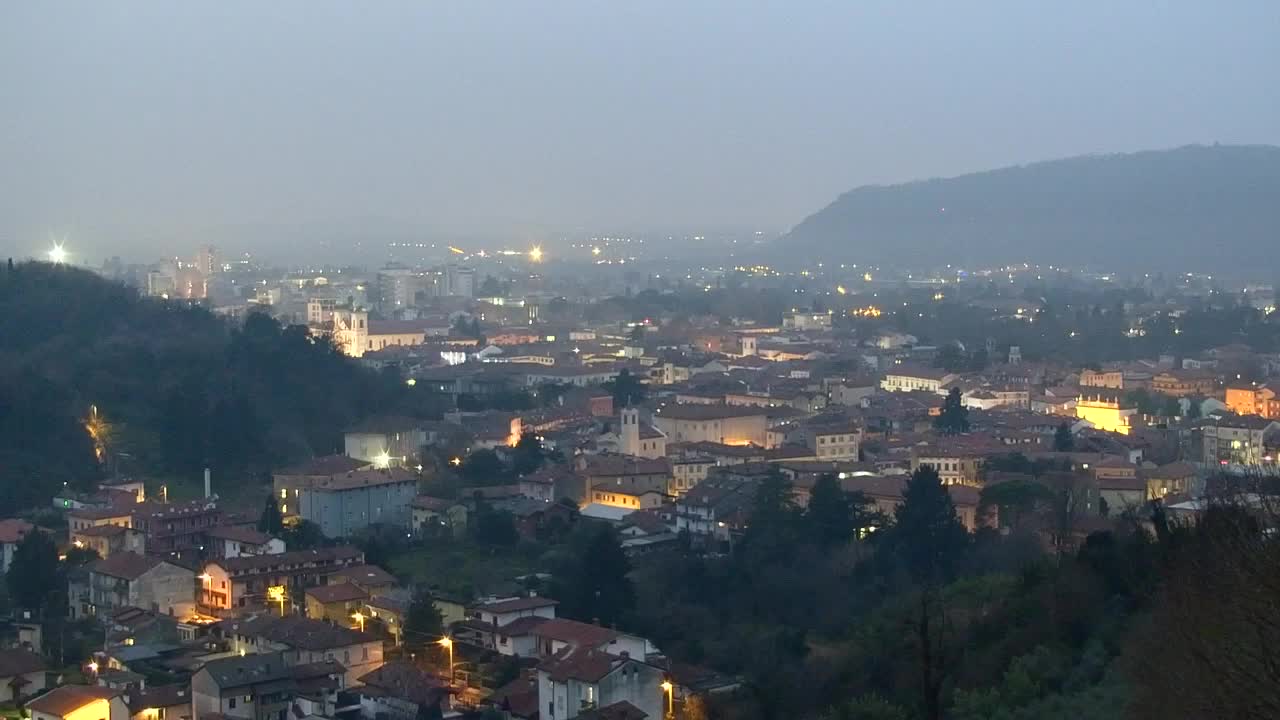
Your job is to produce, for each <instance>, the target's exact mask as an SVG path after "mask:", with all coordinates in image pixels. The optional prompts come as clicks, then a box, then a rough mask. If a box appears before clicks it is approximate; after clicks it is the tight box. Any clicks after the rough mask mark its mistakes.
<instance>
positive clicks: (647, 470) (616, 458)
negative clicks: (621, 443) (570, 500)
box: [578, 455, 671, 509]
mask: <svg viewBox="0 0 1280 720" xmlns="http://www.w3.org/2000/svg"><path fill="white" fill-rule="evenodd" d="M578 465H579V468H578V474H579V475H581V476H582V478H583V483H584V485H583V491H582V499H581V503H582V504H584V505H586V504H590V503H592V502H596V501H595V500H593V499H592V498H594V497H596V496H597V494H598V493H600V492H602V491H610V492H614V493H617V494H618V497H619V498H621V497H622V495H623V494H625V495H627V496H628V497H640V496H642V495H643V494H645V493H656V494H657V495H660V496H665V495H666V493H667V488H668V487H669V486H670V485H671V462H670V461H669V460H667V459H666V458H657V459H652V460H650V459H645V458H636V457H630V456H627V455H591V456H586V457H583V458H580V459H579V461H578ZM605 504H609V505H614V506H615V507H627V508H631V509H638V508H639V507H640V506H637V505H632V504H630V503H629V502H623V501H622V500H621V499H619V500H618V501H617V502H613V503H605ZM646 507H647V506H646Z"/></svg>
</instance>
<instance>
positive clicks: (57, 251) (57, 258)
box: [49, 244, 67, 265]
mask: <svg viewBox="0 0 1280 720" xmlns="http://www.w3.org/2000/svg"><path fill="white" fill-rule="evenodd" d="M49 261H50V262H52V263H54V264H55V265H61V264H62V263H64V262H66V261H67V251H66V248H64V247H62V245H61V244H58V245H54V246H53V249H52V250H50V251H49Z"/></svg>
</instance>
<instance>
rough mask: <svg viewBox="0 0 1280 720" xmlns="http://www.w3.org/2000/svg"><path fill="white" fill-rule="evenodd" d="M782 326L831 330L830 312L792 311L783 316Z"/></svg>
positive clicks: (798, 328) (793, 328) (786, 327)
mask: <svg viewBox="0 0 1280 720" xmlns="http://www.w3.org/2000/svg"><path fill="white" fill-rule="evenodd" d="M782 327H783V328H784V329H787V330H801V331H806V330H819V331H821V330H830V329H831V313H829V312H790V313H786V314H784V315H783V316H782Z"/></svg>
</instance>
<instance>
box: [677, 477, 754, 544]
mask: <svg viewBox="0 0 1280 720" xmlns="http://www.w3.org/2000/svg"><path fill="white" fill-rule="evenodd" d="M757 487H759V482H758V481H756V480H754V479H751V478H741V477H735V476H731V475H727V474H721V473H716V474H709V475H708V476H707V478H706V479H705V480H703V481H702V482H701V483H698V484H697V485H695V486H694V487H693V488H691V489H690V490H689V491H688V492H687V493H685V494H684V495H682V496H680V497H679V498H677V499H676V503H675V507H676V513H675V514H676V531H677V532H679V531H684V532H687V533H688V534H689V535H690V536H691V537H692V538H694V539H695V540H697V541H698V542H700V543H704V544H705V543H728V542H732V538H733V533H735V532H739V531H741V530H742V528H743V527H745V524H746V520H747V515H748V513H749V511H750V509H751V503H752V501H753V500H754V498H755V492H756V488H757Z"/></svg>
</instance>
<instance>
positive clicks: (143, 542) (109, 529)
mask: <svg viewBox="0 0 1280 720" xmlns="http://www.w3.org/2000/svg"><path fill="white" fill-rule="evenodd" d="M70 535H71V544H72V545H74V546H75V547H78V548H87V549H89V550H92V551H94V552H96V553H98V557H104V558H105V557H111V556H112V555H113V554H115V553H122V552H131V553H136V554H138V555H142V554H144V553H146V550H147V536H146V535H145V534H143V532H142V531H141V530H135V529H133V528H131V527H126V526H124V525H91V526H89V527H86V528H82V529H80V530H72V531H71V532H70Z"/></svg>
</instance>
